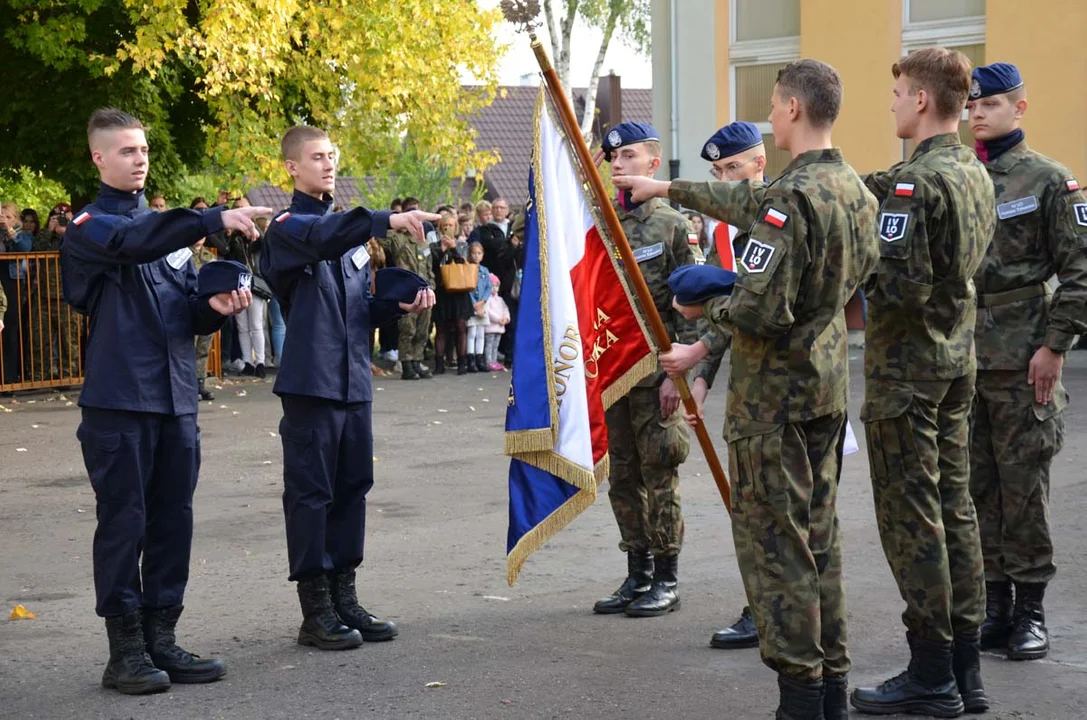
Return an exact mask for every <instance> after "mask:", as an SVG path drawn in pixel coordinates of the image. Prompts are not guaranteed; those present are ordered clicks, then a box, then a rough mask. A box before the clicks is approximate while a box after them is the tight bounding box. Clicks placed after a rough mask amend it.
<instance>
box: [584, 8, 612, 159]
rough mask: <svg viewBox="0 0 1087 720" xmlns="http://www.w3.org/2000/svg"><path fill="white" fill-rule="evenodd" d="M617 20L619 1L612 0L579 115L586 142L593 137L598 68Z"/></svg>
mask: <svg viewBox="0 0 1087 720" xmlns="http://www.w3.org/2000/svg"><path fill="white" fill-rule="evenodd" d="M618 21H619V3H617V2H612V3H611V7H610V9H609V10H608V20H607V22H606V23H605V24H604V38H603V39H602V40H601V41H600V50H599V52H597V53H596V62H595V63H593V74H592V75H590V76H589V89H588V92H587V93H586V95H585V114H584V115H583V116H582V117H581V134H582V136H583V137H584V138H585V142H587V143H592V139H593V120H595V119H596V89H597V87H599V85H600V68H601V67H602V66H603V65H604V56H605V55H606V54H607V52H608V43H610V42H611V36H612V33H614V32H615V24H616V23H617V22H618Z"/></svg>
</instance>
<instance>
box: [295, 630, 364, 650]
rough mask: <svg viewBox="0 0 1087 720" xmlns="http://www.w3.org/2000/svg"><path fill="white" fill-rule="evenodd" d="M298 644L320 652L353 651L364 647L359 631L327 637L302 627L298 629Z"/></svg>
mask: <svg viewBox="0 0 1087 720" xmlns="http://www.w3.org/2000/svg"><path fill="white" fill-rule="evenodd" d="M298 644H299V645H305V646H306V647H315V648H317V649H318V650H352V649H354V648H357V647H361V646H362V635H361V634H360V633H359V631H358V630H351V631H350V632H345V633H337V634H335V635H327V634H324V633H322V632H320V631H317V632H315V631H312V630H307V629H306V628H305V627H301V628H299V629H298Z"/></svg>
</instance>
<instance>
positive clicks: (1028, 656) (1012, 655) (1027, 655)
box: [1008, 646, 1049, 660]
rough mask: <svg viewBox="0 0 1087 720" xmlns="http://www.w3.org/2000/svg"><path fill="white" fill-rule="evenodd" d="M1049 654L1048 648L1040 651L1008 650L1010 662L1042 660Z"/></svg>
mask: <svg viewBox="0 0 1087 720" xmlns="http://www.w3.org/2000/svg"><path fill="white" fill-rule="evenodd" d="M1048 654H1049V647H1048V646H1047V647H1045V648H1042V649H1039V650H1012V649H1011V648H1008V659H1009V660H1041V659H1042V658H1044V657H1045V656H1046V655H1048Z"/></svg>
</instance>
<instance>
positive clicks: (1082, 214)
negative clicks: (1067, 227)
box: [1072, 203, 1087, 227]
mask: <svg viewBox="0 0 1087 720" xmlns="http://www.w3.org/2000/svg"><path fill="white" fill-rule="evenodd" d="M1072 210H1073V211H1075V213H1076V224H1077V225H1079V226H1080V227H1087V203H1076V204H1075V205H1073V206H1072Z"/></svg>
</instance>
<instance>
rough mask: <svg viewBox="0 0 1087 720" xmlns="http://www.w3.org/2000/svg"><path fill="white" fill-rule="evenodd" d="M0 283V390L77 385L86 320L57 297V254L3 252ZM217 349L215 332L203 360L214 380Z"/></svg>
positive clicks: (219, 364) (219, 367)
mask: <svg viewBox="0 0 1087 720" xmlns="http://www.w3.org/2000/svg"><path fill="white" fill-rule="evenodd" d="M13 266H14V267H15V268H16V272H15V273H11V268H12V267H13ZM12 274H14V275H16V277H14V278H13V277H11V275H12ZM0 282H2V283H3V289H4V294H5V295H6V296H7V301H8V311H7V313H5V314H4V317H3V318H2V319H3V321H4V329H3V330H2V331H0V391H4V392H6V391H11V390H35V389H42V388H53V387H68V386H71V385H81V384H82V383H83V360H84V349H85V347H86V341H87V335H86V333H87V322H86V319H85V318H83V317H82V316H81V315H79V314H78V313H77V312H75V311H74V310H72V308H71V306H69V305H68V303H66V302H64V300H63V299H62V296H61V283H60V253H58V252H29V253H2V254H0ZM219 345H220V343H219V334H218V333H216V334H215V335H214V336H213V337H212V341H211V351H210V353H209V357H208V374H209V375H214V376H216V377H222V374H221V373H222V361H221V358H220V354H219Z"/></svg>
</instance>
